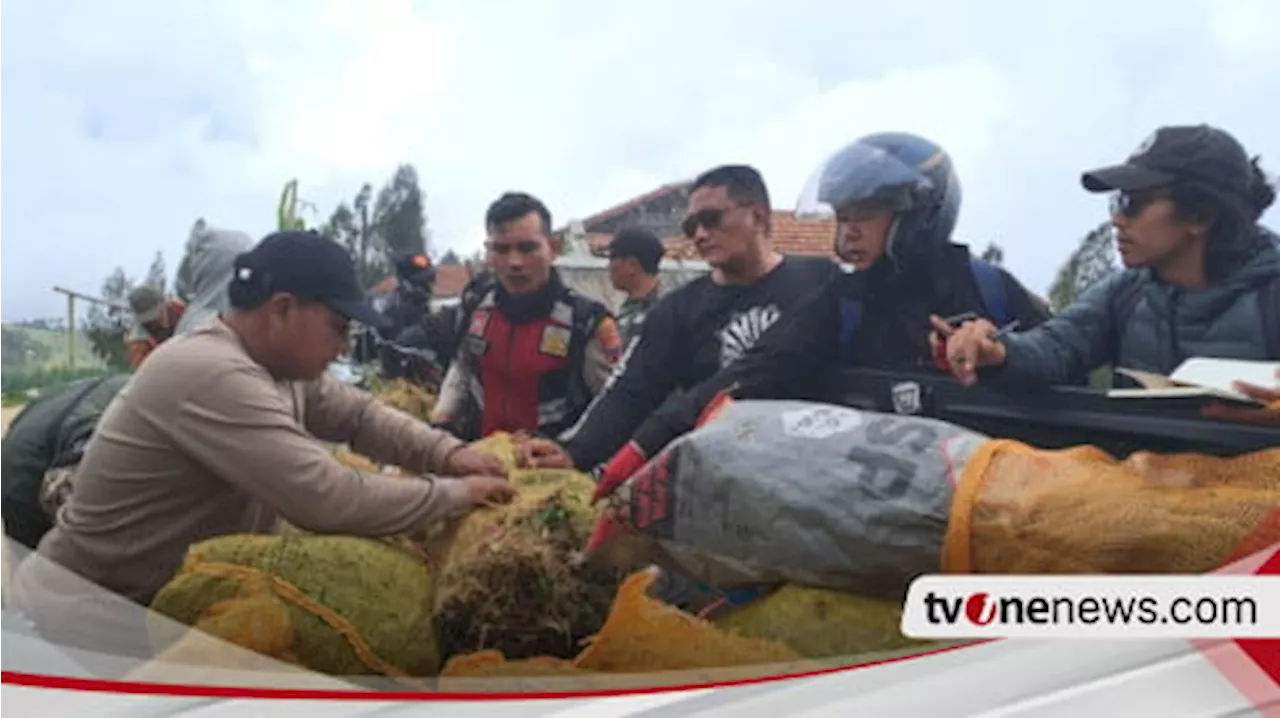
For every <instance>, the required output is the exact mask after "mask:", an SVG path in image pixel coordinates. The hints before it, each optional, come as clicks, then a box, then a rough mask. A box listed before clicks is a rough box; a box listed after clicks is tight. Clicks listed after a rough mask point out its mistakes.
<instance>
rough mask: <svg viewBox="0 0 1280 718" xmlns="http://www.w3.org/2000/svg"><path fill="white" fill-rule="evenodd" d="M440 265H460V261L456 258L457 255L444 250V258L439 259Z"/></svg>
mask: <svg viewBox="0 0 1280 718" xmlns="http://www.w3.org/2000/svg"><path fill="white" fill-rule="evenodd" d="M440 264H442V265H444V264H455V265H456V264H462V260H461V259H459V258H458V253H457V252H455V251H453V250H452V249H447V250H445V253H444V256H443V257H441V258H440Z"/></svg>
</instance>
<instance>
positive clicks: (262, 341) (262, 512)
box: [37, 232, 512, 629]
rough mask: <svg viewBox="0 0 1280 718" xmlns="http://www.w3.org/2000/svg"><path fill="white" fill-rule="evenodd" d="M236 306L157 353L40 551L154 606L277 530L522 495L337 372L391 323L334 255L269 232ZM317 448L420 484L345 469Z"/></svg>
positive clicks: (322, 527) (493, 468) (490, 466)
mask: <svg viewBox="0 0 1280 718" xmlns="http://www.w3.org/2000/svg"><path fill="white" fill-rule="evenodd" d="M227 293H228V298H229V300H230V306H231V309H230V311H228V312H225V313H224V314H222V315H221V316H220V317H219V318H217V319H214V320H212V321H210V322H209V323H207V324H205V325H202V326H201V327H199V328H198V329H195V330H194V331H192V332H190V333H188V334H185V335H183V336H179V337H176V338H174V339H171V340H170V341H168V342H166V343H165V344H163V345H162V346H161V347H160V348H158V349H157V350H156V351H155V352H154V353H153V354H152V355H151V356H150V357H149V358H148V360H147V362H146V363H145V364H144V365H143V366H142V368H141V369H140V370H139V371H138V373H137V374H136V375H134V377H133V380H132V382H130V384H129V385H128V386H127V387H126V388H125V389H124V390H123V391H122V392H121V393H120V394H119V395H118V396H117V398H116V400H115V401H114V403H113V404H112V405H111V407H110V408H109V409H108V410H107V412H106V414H105V415H104V416H103V418H102V421H101V423H100V424H99V425H98V427H97V431H96V433H95V435H94V438H93V440H92V441H91V442H90V444H89V447H88V450H87V451H86V453H85V456H84V459H83V461H82V463H81V467H80V473H79V475H78V477H77V484H76V490H75V492H74V493H73V494H72V495H71V497H70V499H69V500H68V502H67V504H66V505H65V506H64V507H63V510H62V512H61V513H60V515H59V518H58V522H57V526H56V527H55V528H54V529H53V530H52V531H50V532H49V533H48V534H47V535H46V536H45V537H44V539H43V540H42V541H41V543H40V546H39V553H40V554H41V555H42V556H43V557H44V558H46V559H48V561H49V562H52V563H53V564H57V565H61V566H63V567H65V568H66V569H69V570H70V571H72V572H74V573H75V574H79V575H80V576H82V577H84V578H86V579H88V580H90V581H92V582H94V583H96V584H98V585H100V586H102V587H105V588H107V589H109V590H111V591H114V592H116V593H119V594H122V595H124V596H125V597H127V598H129V599H132V600H133V601H136V602H139V603H142V604H147V603H149V602H150V600H151V598H152V597H153V596H154V595H155V592H156V591H157V590H158V589H159V588H160V587H161V586H162V585H163V584H164V583H165V582H166V581H168V580H169V578H170V577H172V576H173V575H174V572H175V571H176V570H177V569H178V567H179V565H180V564H181V562H182V558H183V555H184V553H185V552H186V550H187V547H188V546H190V545H191V544H193V543H196V542H199V541H202V540H205V539H208V538H212V537H215V536H220V535H227V534H236V533H262V532H270V531H272V530H273V529H275V527H276V525H277V518H278V517H279V518H283V519H285V520H287V521H289V522H290V523H292V524H294V525H295V526H298V527H300V528H302V529H305V530H311V531H316V532H325V533H342V534H355V535H363V536H382V535H388V534H395V533H400V532H405V531H411V530H416V529H420V528H423V527H425V526H427V525H428V524H431V523H433V522H437V521H442V520H445V519H447V518H450V517H454V516H458V515H461V514H463V513H465V512H467V511H469V510H470V509H471V508H472V507H474V506H476V505H479V504H481V503H485V502H487V501H490V500H501V499H505V498H508V497H509V496H510V495H511V493H512V488H511V486H510V485H509V484H508V483H507V481H506V479H505V470H504V469H503V468H502V466H501V465H500V464H499V462H497V461H496V460H494V459H493V458H492V457H489V456H487V455H484V454H480V453H479V452H476V451H473V450H471V449H469V448H466V447H465V446H463V443H462V442H461V441H459V440H458V439H456V438H454V437H452V436H450V435H449V434H447V433H445V432H443V431H440V430H437V429H434V428H432V427H430V426H428V425H427V424H425V423H423V422H421V421H418V420H416V419H413V418H412V417H410V416H409V415H407V414H404V413H403V412H399V411H396V410H394V409H391V408H389V407H387V406H385V405H383V404H381V403H379V402H377V401H376V400H375V399H374V398H373V397H371V396H370V395H368V394H366V393H364V392H362V391H360V390H358V389H355V388H354V387H350V386H347V385H345V384H343V383H341V382H339V381H337V380H335V379H332V378H330V377H329V376H328V374H327V372H326V368H327V367H328V366H329V364H330V362H332V361H333V360H334V359H335V358H336V357H337V356H338V355H339V354H340V353H341V352H343V351H344V350H345V349H346V346H347V343H348V339H347V338H348V333H347V330H348V322H350V321H357V322H363V323H368V324H373V325H376V324H378V323H379V322H380V316H379V314H378V313H377V311H376V310H374V309H373V307H371V306H369V305H368V304H367V303H366V302H365V300H364V297H363V296H362V292H361V291H360V286H359V284H358V283H357V280H356V273H355V267H354V265H353V263H352V261H351V259H350V257H349V256H348V255H347V253H346V251H345V250H344V249H343V248H342V247H340V246H339V245H338V244H337V243H335V242H333V241H332V240H329V239H327V238H324V237H321V236H319V235H317V234H314V233H310V232H282V233H278V234H273V235H270V236H268V237H267V238H266V239H264V240H262V242H261V243H259V244H258V245H257V246H256V247H254V248H253V249H252V250H251V251H249V252H246V253H244V254H241V255H239V256H238V257H236V260H235V273H234V275H233V278H232V280H231V283H230V285H229V286H228V288H227ZM317 440H319V441H317ZM321 441H325V442H333V443H345V444H349V445H350V446H351V447H352V449H354V450H355V451H357V452H359V453H361V454H364V455H366V456H368V457H370V458H372V459H373V460H375V461H377V462H379V463H385V464H393V465H396V466H399V467H401V468H402V469H404V470H406V471H407V472H409V473H412V474H420V475H424V476H422V478H417V479H405V478H397V477H391V476H386V475H382V474H378V473H367V472H363V471H359V470H356V469H353V468H349V467H347V466H345V465H343V464H341V463H339V462H338V461H337V459H336V458H335V457H334V456H333V454H332V453H331V452H330V451H329V450H328V449H327V448H326V447H325V446H324V445H323V444H321V443H320V442H321ZM446 477H462V478H446ZM45 578H46V579H49V580H53V581H54V582H55V583H56V581H57V579H56V577H54V578H50V577H48V576H46V577H45ZM39 593H40V595H41V596H42V597H44V598H42V600H44V599H47V598H48V597H49V596H50V595H56V594H58V593H59V592H58V591H57V590H54V589H51V588H47V590H45V591H42V592H39ZM59 601H60V602H61V603H60V608H62V609H66V610H68V611H69V612H71V613H74V611H75V610H76V608H77V606H76V604H75V597H74V596H71V595H68V596H66V597H65V598H62V599H59ZM37 608H39V607H37ZM54 608H56V607H54ZM38 612H39V611H38ZM55 614H56V610H55ZM51 615H53V614H49V613H47V611H46V612H45V616H46V618H48V617H49V616H51ZM37 622H38V623H39V622H40V621H39V620H38V619H37ZM51 622H52V623H54V624H56V623H57V621H56V619H52V620H46V621H44V626H45V627H46V628H47V627H49V625H50V623H51ZM53 628H54V629H56V628H57V626H56V625H54V626H53Z"/></svg>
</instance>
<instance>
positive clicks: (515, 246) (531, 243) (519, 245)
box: [485, 239, 542, 256]
mask: <svg viewBox="0 0 1280 718" xmlns="http://www.w3.org/2000/svg"><path fill="white" fill-rule="evenodd" d="M485 248H486V249H488V250H489V251H490V252H493V253H494V254H500V255H503V256H505V255H508V254H511V253H512V252H519V253H520V254H533V253H534V252H536V251H538V250H539V249H541V248H542V242H539V241H537V240H534V239H522V240H520V241H519V242H507V243H506V244H497V243H496V242H486V243H485Z"/></svg>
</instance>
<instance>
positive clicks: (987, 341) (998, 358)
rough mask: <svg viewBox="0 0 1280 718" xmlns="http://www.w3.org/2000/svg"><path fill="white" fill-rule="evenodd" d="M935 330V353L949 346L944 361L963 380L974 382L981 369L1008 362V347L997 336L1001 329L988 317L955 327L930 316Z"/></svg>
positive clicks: (931, 336)
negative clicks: (1005, 360) (1006, 359)
mask: <svg viewBox="0 0 1280 718" xmlns="http://www.w3.org/2000/svg"><path fill="white" fill-rule="evenodd" d="M929 322H930V323H931V324H932V325H933V328H934V331H933V332H932V333H930V334H929V344H930V346H932V347H934V353H935V356H939V355H940V352H941V351H942V350H944V349H945V355H941V356H940V360H941V359H945V361H940V365H944V366H945V367H946V369H947V370H948V371H950V372H951V373H952V375H954V376H955V377H956V378H957V379H959V380H960V382H961V383H963V384H965V385H972V384H973V383H974V382H976V381H977V380H978V369H981V368H982V367H990V366H1000V365H1001V364H1003V363H1004V359H1005V348H1004V344H1003V343H1001V342H1000V341H999V340H998V339H997V338H996V336H997V334H998V332H999V330H998V329H997V328H996V326H995V325H994V324H992V323H991V322H989V321H987V320H986V319H975V320H973V321H968V322H965V323H964V324H961V325H960V326H959V327H955V328H952V327H951V326H950V325H949V324H947V322H946V320H944V319H942V318H941V317H937V316H930V317H929Z"/></svg>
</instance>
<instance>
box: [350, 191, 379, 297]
mask: <svg viewBox="0 0 1280 718" xmlns="http://www.w3.org/2000/svg"><path fill="white" fill-rule="evenodd" d="M372 200H373V187H372V185H370V184H368V183H365V184H364V186H362V187H361V188H360V191H359V192H358V193H356V198H355V200H354V201H353V202H352V205H353V206H354V207H355V217H354V226H355V228H356V241H355V246H356V255H355V257H354V259H355V263H356V269H357V270H358V271H359V273H360V281H361V283H362V284H363V285H364V287H365V288H366V289H368V288H369V287H372V286H373V285H375V284H377V283H378V282H379V281H381V280H382V279H383V277H386V276H387V262H386V254H385V252H384V251H383V249H384V248H383V244H382V237H381V235H380V234H379V233H378V232H377V225H376V224H375V223H374V221H373V219H374V215H373V214H372V213H371V208H370V206H369V203H370V202H371V201H372Z"/></svg>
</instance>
